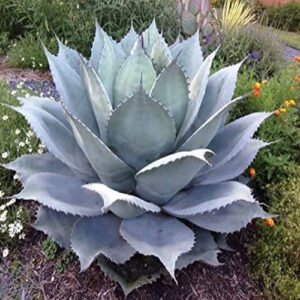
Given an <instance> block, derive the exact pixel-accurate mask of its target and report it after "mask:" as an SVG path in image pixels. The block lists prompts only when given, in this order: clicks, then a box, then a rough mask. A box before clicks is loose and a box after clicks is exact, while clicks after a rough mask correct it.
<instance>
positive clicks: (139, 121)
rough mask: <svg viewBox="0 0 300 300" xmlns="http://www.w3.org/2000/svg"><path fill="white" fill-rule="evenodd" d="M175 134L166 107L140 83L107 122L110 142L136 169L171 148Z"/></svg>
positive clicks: (116, 151)
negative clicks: (156, 100) (155, 99)
mask: <svg viewBox="0 0 300 300" xmlns="http://www.w3.org/2000/svg"><path fill="white" fill-rule="evenodd" d="M175 134H176V131H175V124H174V121H173V120H172V118H171V117H170V115H169V113H168V112H167V110H165V109H164V107H163V106H162V105H161V104H159V103H158V102H155V101H154V100H153V99H152V98H151V97H149V96H148V95H147V94H146V92H145V91H144V90H143V89H142V88H141V87H140V88H139V90H138V91H137V92H136V93H135V94H134V95H133V96H132V97H131V98H129V99H128V100H126V101H125V102H123V103H121V104H120V105H119V106H118V107H117V108H116V109H115V110H114V111H113V113H112V115H111V117H110V118H109V120H108V125H107V140H108V145H109V146H110V147H112V149H114V152H115V153H116V154H117V155H118V156H119V157H121V158H122V159H123V160H124V161H125V162H126V163H127V164H128V165H129V166H132V167H134V168H135V169H137V170H138V169H140V168H142V167H144V166H145V165H147V164H148V163H150V162H152V161H154V160H155V159H157V158H158V157H159V156H160V155H162V154H164V153H167V152H168V151H170V150H171V149H172V146H173V143H174V140H175Z"/></svg>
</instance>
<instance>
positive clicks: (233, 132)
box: [203, 112, 272, 172]
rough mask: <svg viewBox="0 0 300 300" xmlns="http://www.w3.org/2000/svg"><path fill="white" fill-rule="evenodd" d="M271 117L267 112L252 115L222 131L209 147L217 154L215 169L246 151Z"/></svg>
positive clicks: (213, 162) (214, 162)
mask: <svg viewBox="0 0 300 300" xmlns="http://www.w3.org/2000/svg"><path fill="white" fill-rule="evenodd" d="M271 115H272V113H266V112H260V113H252V114H250V115H247V116H245V117H242V118H239V119H237V120H235V121H233V122H231V123H229V124H228V125H226V126H225V127H224V128H223V129H222V130H220V131H219V132H218V133H217V135H215V137H214V138H213V140H212V141H211V143H210V144H209V146H208V147H209V149H211V150H212V151H213V152H215V154H216V156H215V157H214V159H213V161H212V165H213V167H214V168H216V167H219V166H222V165H224V164H225V163H226V162H228V161H229V160H231V159H232V158H233V157H234V156H236V155H237V154H238V153H239V152H240V151H241V150H242V149H244V147H245V145H246V144H247V143H248V142H249V140H250V139H251V137H252V136H253V134H254V133H255V132H256V131H257V129H258V128H259V126H260V125H261V123H262V122H263V121H264V120H265V119H266V118H268V117H270V116H271ZM207 170H208V168H205V169H203V172H204V171H207Z"/></svg>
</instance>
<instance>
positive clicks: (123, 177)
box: [66, 112, 135, 191]
mask: <svg viewBox="0 0 300 300" xmlns="http://www.w3.org/2000/svg"><path fill="white" fill-rule="evenodd" d="M66 115H67V118H68V120H69V122H70V124H71V126H72V128H73V132H74V136H75V139H76V140H77V143H78V145H79V146H80V148H81V149H82V151H83V153H84V154H85V156H86V157H87V159H88V161H89V162H90V164H91V166H92V167H93V169H94V170H95V172H96V173H97V175H98V177H99V178H100V179H101V181H102V182H103V183H104V184H107V185H108V186H110V187H112V188H114V189H116V190H119V191H132V190H133V189H134V186H135V184H134V172H133V170H132V169H131V168H129V167H128V166H127V165H126V164H125V163H124V162H123V161H122V160H121V159H120V158H119V157H118V156H116V155H115V154H114V153H113V152H112V151H111V150H110V149H109V148H108V147H107V146H106V145H105V144H104V143H103V142H102V141H101V140H100V139H99V138H98V137H97V136H95V135H94V134H93V133H92V132H91V131H90V130H89V129H88V128H87V127H86V126H85V125H84V124H83V123H82V122H80V121H79V120H78V119H76V118H75V117H74V116H72V115H71V114H70V113H68V112H66Z"/></svg>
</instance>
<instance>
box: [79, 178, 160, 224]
mask: <svg viewBox="0 0 300 300" xmlns="http://www.w3.org/2000/svg"><path fill="white" fill-rule="evenodd" d="M84 187H85V188H87V189H88V190H90V191H93V192H96V193H98V194H99V195H100V196H101V198H102V199H103V203H104V205H103V208H102V210H103V213H105V212H107V211H109V210H110V211H112V212H113V213H114V214H115V215H117V216H118V217H120V218H122V219H129V218H135V217H138V216H140V215H142V214H144V213H145V212H147V211H149V212H160V208H159V206H157V205H155V204H153V203H149V202H146V201H144V200H143V199H141V198H139V197H136V196H133V195H129V194H124V193H119V192H116V191H114V190H112V189H110V188H109V187H107V186H106V185H104V184H102V183H90V184H87V185H85V186H84Z"/></svg>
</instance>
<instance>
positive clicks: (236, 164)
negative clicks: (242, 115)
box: [194, 139, 270, 185]
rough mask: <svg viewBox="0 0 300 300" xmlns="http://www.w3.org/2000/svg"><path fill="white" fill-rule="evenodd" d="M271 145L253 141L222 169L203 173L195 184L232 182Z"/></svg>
mask: <svg viewBox="0 0 300 300" xmlns="http://www.w3.org/2000/svg"><path fill="white" fill-rule="evenodd" d="M268 145H270V143H264V142H263V141H260V140H255V139H251V140H250V141H249V142H248V143H247V144H246V145H245V147H244V148H243V149H242V150H241V151H240V152H238V153H237V155H235V156H234V157H233V158H232V159H230V160H229V161H228V162H226V163H225V164H224V165H221V166H220V167H216V168H215V167H214V166H212V168H211V170H208V171H207V172H204V173H201V170H200V172H199V175H198V176H197V178H196V179H195V181H194V183H195V184H197V185H198V184H200V185H202V184H214V183H218V182H222V181H226V180H230V179H233V178H236V177H238V176H239V175H241V174H242V173H243V172H244V171H245V170H246V169H247V168H248V167H249V165H250V164H251V162H252V161H253V160H254V158H255V157H256V155H257V153H258V151H259V150H260V149H261V148H263V147H266V146H268Z"/></svg>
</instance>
